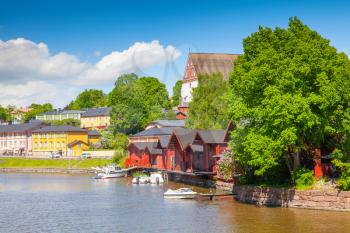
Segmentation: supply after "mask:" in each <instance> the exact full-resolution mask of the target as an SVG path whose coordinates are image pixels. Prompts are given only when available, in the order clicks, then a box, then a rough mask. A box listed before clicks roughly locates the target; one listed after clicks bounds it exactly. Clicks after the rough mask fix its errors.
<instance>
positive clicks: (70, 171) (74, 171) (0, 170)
mask: <svg viewBox="0 0 350 233" xmlns="http://www.w3.org/2000/svg"><path fill="white" fill-rule="evenodd" d="M0 173H61V174H91V173H94V170H92V169H82V168H44V167H43V168H0Z"/></svg>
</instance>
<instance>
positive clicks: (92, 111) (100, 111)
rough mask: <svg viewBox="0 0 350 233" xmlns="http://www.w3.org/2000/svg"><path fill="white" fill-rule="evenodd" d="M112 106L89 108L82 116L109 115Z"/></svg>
mask: <svg viewBox="0 0 350 233" xmlns="http://www.w3.org/2000/svg"><path fill="white" fill-rule="evenodd" d="M110 110H111V108H90V109H87V110H86V111H85V112H84V113H83V114H82V115H81V117H96V116H109V112H110Z"/></svg>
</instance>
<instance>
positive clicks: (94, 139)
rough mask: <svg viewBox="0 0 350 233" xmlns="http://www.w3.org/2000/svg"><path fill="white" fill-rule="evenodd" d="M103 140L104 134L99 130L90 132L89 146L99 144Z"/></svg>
mask: <svg viewBox="0 0 350 233" xmlns="http://www.w3.org/2000/svg"><path fill="white" fill-rule="evenodd" d="M101 138H102V134H101V133H100V132H98V131H97V130H89V132H88V141H89V145H93V144H95V143H99V142H100V140H101Z"/></svg>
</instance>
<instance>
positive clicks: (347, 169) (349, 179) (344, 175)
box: [332, 150, 350, 191]
mask: <svg viewBox="0 0 350 233" xmlns="http://www.w3.org/2000/svg"><path fill="white" fill-rule="evenodd" d="M332 154H333V160H332V163H333V164H334V166H336V168H338V169H339V170H340V172H341V173H340V177H339V179H338V180H337V185H338V187H339V188H340V189H341V190H344V191H347V190H350V162H349V160H350V158H349V154H343V153H342V152H341V151H340V150H335V151H333V153H332Z"/></svg>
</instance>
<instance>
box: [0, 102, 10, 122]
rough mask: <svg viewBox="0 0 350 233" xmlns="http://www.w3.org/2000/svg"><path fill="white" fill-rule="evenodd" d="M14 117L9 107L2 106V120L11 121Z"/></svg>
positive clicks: (0, 110)
mask: <svg viewBox="0 0 350 233" xmlns="http://www.w3.org/2000/svg"><path fill="white" fill-rule="evenodd" d="M11 119H12V117H11V114H10V111H9V109H8V108H4V107H2V106H0V120H3V121H10V120H11Z"/></svg>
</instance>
